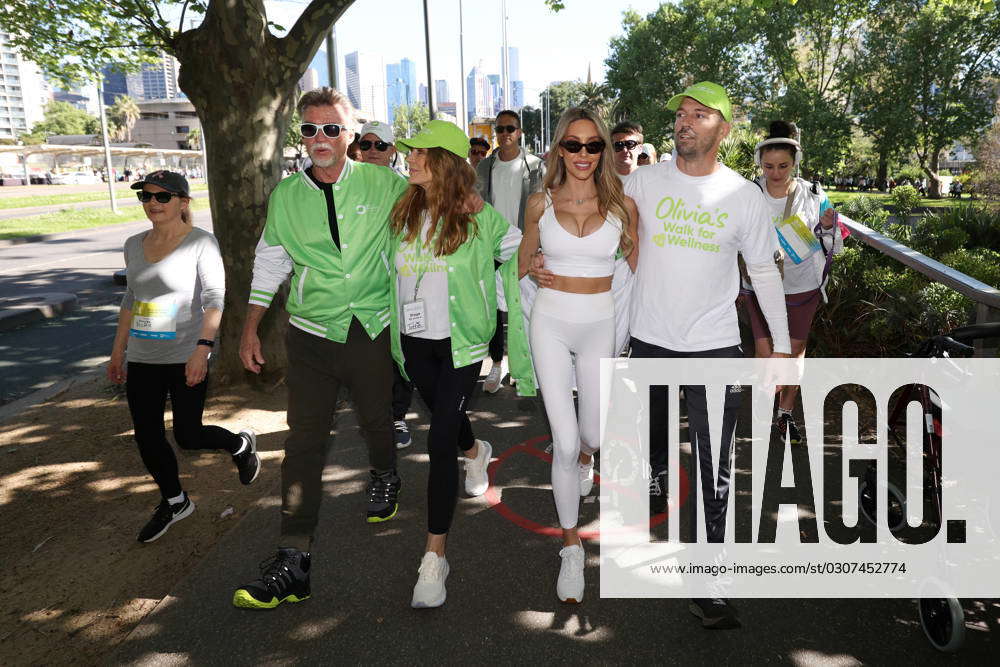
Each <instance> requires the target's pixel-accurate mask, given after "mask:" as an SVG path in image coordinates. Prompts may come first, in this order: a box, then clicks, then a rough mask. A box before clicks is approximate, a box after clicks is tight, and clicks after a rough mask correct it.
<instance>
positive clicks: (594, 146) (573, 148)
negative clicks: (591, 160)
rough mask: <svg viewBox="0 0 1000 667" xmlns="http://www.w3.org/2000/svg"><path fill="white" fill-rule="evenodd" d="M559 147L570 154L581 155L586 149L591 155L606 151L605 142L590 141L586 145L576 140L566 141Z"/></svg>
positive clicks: (561, 142) (560, 143)
mask: <svg viewBox="0 0 1000 667" xmlns="http://www.w3.org/2000/svg"><path fill="white" fill-rule="evenodd" d="M559 145H560V146H562V147H563V148H565V149H566V150H568V151H569V152H570V153H579V152H580V149H582V148H586V149H587V152H588V153H590V154H591V155H597V154H598V153H600V152H601V151H603V150H604V146H605V143H604V142H603V141H588V142H587V143H585V144H581V143H580V142H579V141H576V140H574V139H564V140H563V141H560V142H559Z"/></svg>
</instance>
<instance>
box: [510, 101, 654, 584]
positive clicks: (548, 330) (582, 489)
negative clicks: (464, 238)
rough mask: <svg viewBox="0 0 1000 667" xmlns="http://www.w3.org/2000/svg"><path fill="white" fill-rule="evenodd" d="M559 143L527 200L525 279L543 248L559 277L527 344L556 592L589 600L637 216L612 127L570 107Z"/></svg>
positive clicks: (537, 306)
mask: <svg viewBox="0 0 1000 667" xmlns="http://www.w3.org/2000/svg"><path fill="white" fill-rule="evenodd" d="M554 145H555V146H557V148H555V149H554V150H552V151H551V152H550V153H549V156H548V162H547V165H546V169H547V170H546V176H545V183H544V186H545V187H544V189H543V191H542V192H539V193H536V194H534V195H531V197H529V198H528V203H527V210H526V211H525V216H524V239H523V240H522V242H521V248H520V250H519V257H518V260H519V265H520V271H521V276H522V277H523V276H524V275H525V274H526V273H527V272H528V269H529V267H530V265H531V262H532V258H533V256H534V255H535V253H536V251H538V250H539V248H540V249H541V252H543V253H544V254H545V267H546V269H548V270H550V271H552V272H553V273H554V274H555V275H554V277H553V280H552V282H551V284H546V285H545V287H543V288H541V289H539V290H538V294H537V295H536V296H535V301H534V305H533V306H532V309H531V317H530V320H529V331H528V338H529V341H530V343H531V357H532V361H533V362H534V364H535V374H536V376H537V378H538V384H539V387H540V388H541V390H542V394H543V397H544V400H545V412H546V414H547V415H548V418H549V425H550V427H551V428H552V444H553V447H552V494H553V495H554V496H555V503H556V511H557V513H558V515H559V524H560V526H561V527H562V532H563V548H562V549H561V550H560V552H559V555H560V557H561V559H562V564H561V567H560V570H559V578H558V580H557V582H556V594H557V595H558V596H559V599H560V600H562V601H563V602H582V601H583V591H584V577H583V564H584V560H585V556H584V551H583V543H582V542H581V540H580V536H579V534H578V532H577V522H578V519H579V506H580V497H581V496H586V495H587V494H589V493H590V490H591V488H592V487H593V484H594V462H593V454H594V452H595V451H597V449H598V447H599V446H600V405H599V402H600V360H601V358H602V357H612V356H614V354H615V347H614V344H615V304H614V301H613V299H612V291H611V279H612V275H613V274H614V272H615V258H616V256H617V255H618V253H619V252H621V253H622V254H623V255H624V256H625V257H626V258H627V260H628V263H629V267H630V268H631V269H632V270H633V271H634V270H635V262H636V259H637V250H636V244H635V239H636V225H637V222H638V219H639V216H638V212H637V210H636V206H635V203H634V202H633V201H632V200H631V199H630V198H628V197H626V196H625V194H624V193H623V192H622V184H621V181H620V180H619V178H618V176H617V175H616V174H615V171H614V163H613V155H612V153H611V139H610V137H609V135H608V130H607V128H606V127H604V124H603V123H602V122H601V121H600V119H599V118H598V117H597V116H596V115H595V114H594V113H592V112H591V111H589V110H587V109H581V108H573V109H568V110H567V111H566V112H565V113H564V114H563V115H562V118H560V120H559V125H558V127H557V128H556V136H555V144H554ZM574 357H575V360H576V371H575V376H576V387H577V394H578V397H579V402H580V416H579V418H577V414H576V411H575V409H574V406H573V378H574V364H573V359H574Z"/></svg>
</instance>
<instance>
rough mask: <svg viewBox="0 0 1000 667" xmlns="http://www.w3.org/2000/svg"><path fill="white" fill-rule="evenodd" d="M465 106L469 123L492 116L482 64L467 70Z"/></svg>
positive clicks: (487, 84)
mask: <svg viewBox="0 0 1000 667" xmlns="http://www.w3.org/2000/svg"><path fill="white" fill-rule="evenodd" d="M465 86H466V91H467V94H466V99H467V101H466V104H467V105H468V111H467V116H468V120H469V122H471V121H472V119H473V118H476V117H477V116H478V117H483V118H485V117H488V116H492V115H493V105H492V104H491V102H490V98H489V82H488V81H487V80H486V74H485V73H484V72H483V63H482V62H481V61H480V63H479V64H478V65H476V66H475V67H473V68H472V69H471V70H469V75H468V76H467V77H466V78H465Z"/></svg>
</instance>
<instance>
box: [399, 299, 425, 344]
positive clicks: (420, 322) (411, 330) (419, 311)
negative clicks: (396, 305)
mask: <svg viewBox="0 0 1000 667" xmlns="http://www.w3.org/2000/svg"><path fill="white" fill-rule="evenodd" d="M402 329H403V333H404V334H406V335H408V336H409V335H412V334H415V333H420V332H421V331H425V330H426V329H427V311H426V310H425V309H424V300H423V299H417V300H416V301H410V302H409V303H404V304H403V326H402Z"/></svg>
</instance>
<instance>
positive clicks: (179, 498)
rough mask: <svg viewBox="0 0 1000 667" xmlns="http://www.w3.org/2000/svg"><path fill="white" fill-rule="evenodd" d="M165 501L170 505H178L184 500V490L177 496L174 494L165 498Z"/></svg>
mask: <svg viewBox="0 0 1000 667" xmlns="http://www.w3.org/2000/svg"><path fill="white" fill-rule="evenodd" d="M167 502H168V503H170V504H171V505H180V504H181V503H182V502H184V492H183V491H181V494H180V495H179V496H174V497H173V498H167Z"/></svg>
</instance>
